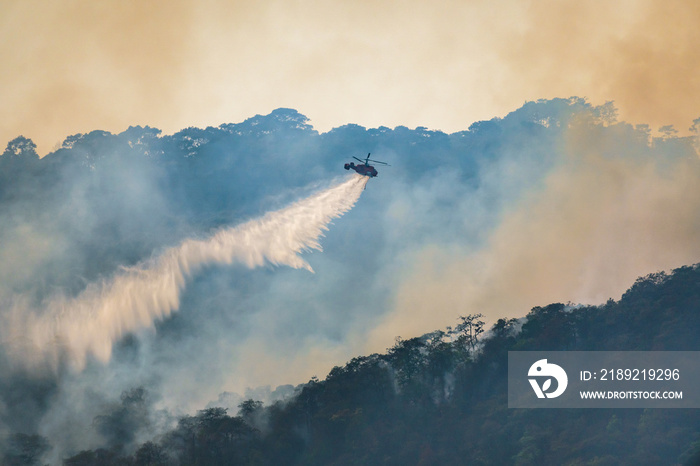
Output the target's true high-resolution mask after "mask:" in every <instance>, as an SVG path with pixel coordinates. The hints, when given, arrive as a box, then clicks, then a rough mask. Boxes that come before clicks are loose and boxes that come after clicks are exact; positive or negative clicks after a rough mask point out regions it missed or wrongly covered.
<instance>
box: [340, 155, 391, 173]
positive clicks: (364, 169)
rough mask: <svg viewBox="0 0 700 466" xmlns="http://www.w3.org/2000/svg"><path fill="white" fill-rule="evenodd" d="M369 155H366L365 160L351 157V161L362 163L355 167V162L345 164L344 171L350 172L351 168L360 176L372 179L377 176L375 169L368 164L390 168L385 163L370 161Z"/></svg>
mask: <svg viewBox="0 0 700 466" xmlns="http://www.w3.org/2000/svg"><path fill="white" fill-rule="evenodd" d="M369 155H370V154H367V158H365V159H364V160H362V159H358V158H357V157H353V159H355V160H359V161H360V162H362V165H355V162H350V163H346V164H345V169H346V170H350V169H351V168H352V169H353V170H355V171H356V172H357V173H359V174H360V175H365V176H369V177H370V178H374V177H375V176H377V174H378V173H377V169H376V168H374V167H373V166H372V165H370V164H369V162H374V163H381V164H382V165H386V166H387V167H390V166H391V165H389V164H388V163H386V162H380V161H379V160H370V158H369Z"/></svg>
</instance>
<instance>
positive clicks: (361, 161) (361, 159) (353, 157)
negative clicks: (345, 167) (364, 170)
mask: <svg viewBox="0 0 700 466" xmlns="http://www.w3.org/2000/svg"><path fill="white" fill-rule="evenodd" d="M352 158H353V159H355V160H359V161H360V162H362V163H365V161H364V160H362V159H358V158H357V157H355V156H354V155H353V157H352Z"/></svg>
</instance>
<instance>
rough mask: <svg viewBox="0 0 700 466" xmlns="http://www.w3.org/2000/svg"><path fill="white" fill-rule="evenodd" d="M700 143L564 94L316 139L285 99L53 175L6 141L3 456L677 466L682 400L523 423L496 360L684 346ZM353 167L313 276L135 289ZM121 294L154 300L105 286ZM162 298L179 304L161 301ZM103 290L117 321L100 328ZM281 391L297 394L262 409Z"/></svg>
mask: <svg viewBox="0 0 700 466" xmlns="http://www.w3.org/2000/svg"><path fill="white" fill-rule="evenodd" d="M698 125H700V123H696V124H695V126H693V128H691V129H690V131H691V136H681V135H680V133H676V132H675V131H674V130H673V128H670V127H664V128H661V129H660V131H659V132H658V133H655V132H654V131H653V130H652V129H651V128H650V127H649V126H647V125H645V124H636V125H633V124H630V123H627V122H623V121H618V120H617V117H616V110H615V107H614V105H613V104H612V103H606V104H604V105H600V106H595V105H592V104H590V103H588V102H587V101H586V100H585V99H581V98H576V97H572V98H568V99H553V100H540V101H536V102H527V103H525V104H524V105H523V106H522V107H520V108H518V109H515V110H514V111H512V112H510V113H508V114H507V115H504V116H502V117H495V118H493V119H491V120H489V121H480V122H475V123H473V124H470V125H469V126H468V128H467V129H465V130H464V131H459V132H455V133H452V134H446V133H444V132H441V131H438V130H430V129H428V128H425V127H417V128H413V129H410V128H407V127H405V126H397V127H394V128H388V127H384V126H380V127H378V128H365V127H362V126H359V125H355V124H347V125H344V126H341V127H338V128H335V129H332V130H330V131H328V132H326V133H319V132H318V131H316V130H315V129H314V128H313V127H312V126H311V124H310V122H309V120H308V118H307V117H305V116H304V115H302V114H301V113H299V112H297V111H296V110H292V109H277V110H274V111H273V112H271V113H270V114H268V115H256V116H253V117H251V118H249V119H247V120H245V121H242V122H240V123H224V124H222V125H219V126H217V127H207V128H204V129H202V128H194V127H190V128H186V129H183V130H181V131H178V132H176V133H175V134H170V135H167V134H162V132H161V131H160V130H159V129H156V128H151V127H142V126H133V127H129V128H128V129H126V130H124V131H123V132H121V133H118V134H112V133H109V132H106V131H99V130H95V131H91V132H88V133H85V134H75V135H72V136H68V137H66V138H65V140H64V141H63V142H62V143H61V144H59V145H57V146H56V148H55V150H54V151H53V152H51V153H49V154H47V155H46V156H44V157H41V158H40V157H39V156H38V154H37V152H36V146H35V145H34V142H33V141H32V140H31V138H30V137H29V136H31V135H25V136H27V137H25V136H19V137H17V138H15V139H13V140H11V141H10V142H9V143H8V144H7V146H6V149H5V150H4V151H3V152H2V154H0V458H2V459H3V462H4V463H5V464H8V465H17V464H47V463H48V464H52V465H54V464H61V463H63V462H64V461H65V462H66V464H101V465H108V464H237V463H238V464H319V465H320V464H465V463H472V464H508V463H519V464H557V463H561V464H606V463H608V464H616V463H619V462H620V461H621V459H622V458H625V461H627V462H629V463H633V464H634V463H638V464H669V463H670V464H674V463H681V464H682V463H683V462H688V461H691V460H692V458H697V455H698V445H700V444H698V443H697V442H698V441H700V438H699V437H698V432H699V429H698V414H697V412H696V410H677V411H665V410H648V411H640V410H587V411H582V410H548V411H547V412H543V411H538V410H513V409H508V408H507V405H506V398H505V397H506V392H505V388H506V380H505V374H506V356H507V352H508V351H509V350H541V349H547V350H555V349H556V350H574V349H577V350H606V349H608V350H647V349H653V350H689V349H693V350H697V349H698V346H699V343H698V341H697V340H698V339H697V334H698V331H699V330H700V325H699V322H698V303H699V302H700V301H699V300H698V294H699V293H700V288H699V283H698V273H700V272H698V268H697V267H696V266H692V267H684V268H680V269H678V267H681V266H682V265H684V264H694V263H698V261H700V224H699V223H698V222H697V220H696V218H697V212H698V211H700V191H699V190H698V187H699V186H700V159H698V156H697V155H698V154H697V148H698V146H697V143H698V139H697V135H698V134H699V131H700V126H698ZM368 152H371V153H372V158H376V159H377V160H381V161H385V162H387V163H389V164H390V166H381V167H377V168H378V169H379V175H378V176H377V177H376V178H372V179H371V180H369V182H368V183H367V185H366V189H365V190H363V191H361V190H360V191H358V193H359V195H360V197H359V198H354V199H356V204H355V205H354V207H353V208H352V209H351V210H347V211H345V214H344V215H343V216H342V218H341V217H333V218H334V220H333V222H332V223H328V224H326V223H322V226H323V227H324V228H325V227H327V229H323V228H321V230H319V233H323V236H321V237H318V241H319V246H322V251H318V250H313V251H306V250H304V251H294V252H293V254H297V253H298V254H299V258H300V260H302V261H305V262H304V263H308V265H309V269H311V268H312V269H313V270H314V271H315V273H314V274H311V273H310V272H309V270H308V269H305V268H304V267H302V268H300V269H297V268H294V267H287V266H280V263H275V262H274V261H267V262H264V261H263V262H264V264H263V265H261V266H255V267H249V266H248V265H247V264H245V263H235V264H234V263H228V262H226V261H223V262H216V263H199V265H201V267H199V268H197V267H194V268H189V263H182V262H178V268H176V269H168V270H177V271H178V273H164V274H162V275H157V274H149V273H148V272H149V271H150V270H152V269H151V268H149V267H150V266H152V265H153V264H154V263H158V260H160V258H162V257H164V256H167V257H170V256H168V254H169V253H171V252H172V251H173V250H174V249H177V248H180V247H181V246H182V245H183V244H198V243H197V241H200V240H203V239H207V238H211V237H212V236H213V235H216V234H217V232H220V231H223V230H226V229H235V228H237V227H238V226H240V225H245V224H248V223H249V222H250V221H254V220H256V219H260V218H265V216H266V215H268V214H270V213H274V212H277V211H279V210H282V209H284V208H286V207H287V206H289V205H290V204H292V205H295V204H294V203H298V202H300V201H304V200H306V199H309V198H311V197H313V196H315V195H316V194H317V193H323V192H327V191H328V190H329V189H331V188H332V187H334V186H338V185H341V184H342V183H344V182H345V181H347V178H348V173H349V172H347V171H345V170H343V166H344V164H345V163H347V162H349V161H351V160H354V159H353V157H366V154H367V153H368ZM309 210H310V211H311V213H312V214H313V213H314V212H315V211H314V210H313V209H309ZM305 218H306V217H305ZM286 221H287V222H288V224H294V225H298V224H300V223H303V222H302V221H301V220H300V219H299V218H296V217H295V218H291V219H287V220H286ZM191 242H193V243H191ZM241 244H246V243H245V242H241ZM274 244H276V243H274V241H270V242H269V244H268V245H274ZM250 249H251V250H252V249H254V248H250ZM253 252H255V251H253ZM295 257H296V256H295ZM673 269H677V270H675V271H674V272H673V273H669V274H668V275H666V274H663V273H658V274H654V275H650V276H647V277H645V278H643V279H640V280H639V281H637V282H636V283H635V284H634V285H633V286H632V287H631V288H630V289H629V290H628V291H627V292H626V293H625V290H626V289H627V288H628V287H629V285H630V283H633V282H634V280H635V278H636V277H638V276H640V275H644V274H646V273H649V272H653V271H659V270H673ZM159 270H160V269H159ZM183 271H184V272H183ZM154 275H156V276H157V277H165V278H166V279H168V278H170V279H172V280H170V281H169V282H168V283H170V284H171V285H172V284H173V283H174V285H173V286H171V287H170V288H167V287H161V288H159V286H160V284H162V283H163V282H159V281H157V280H153V279H152V278H153V276H154ZM123 277H129V280H122V282H121V283H124V282H126V283H127V285H129V286H122V287H121V288H119V290H125V289H126V290H127V291H128V290H129V289H131V288H130V287H131V286H132V285H133V287H136V288H138V289H139V290H141V291H142V293H141V294H140V295H139V296H141V297H143V296H146V298H145V299H140V300H139V299H133V295H131V294H129V293H128V292H124V293H123V294H119V293H112V294H109V293H106V291H110V290H112V291H113V290H114V288H110V284H113V283H115V282H117V281H119V280H120V279H122V278H123ZM139 277H150V279H149V280H143V282H142V281H140V280H139ZM166 281H167V280H166ZM149 286H154V287H155V289H156V290H157V291H161V292H162V290H163V289H164V288H167V289H168V290H172V289H174V290H175V292H173V293H172V294H169V295H167V299H163V300H162V302H161V301H158V300H157V299H156V298H155V296H156V294H149V292H150V290H151V289H152V288H149ZM623 293H624V295H623ZM105 295H109V296H110V298H111V300H110V301H109V303H111V304H113V305H112V306H111V307H109V308H110V309H111V311H112V313H111V314H110V315H111V316H112V317H114V319H112V320H109V321H108V322H107V321H105V320H103V321H97V320H95V319H93V317H94V315H95V312H93V311H94V310H95V309H104V308H105V306H103V304H104V303H105V302H106V300H103V299H102V298H103V297H104V296H105ZM158 296H163V293H161V294H159V295H158ZM84 297H88V298H89V299H82V298H84ZM609 297H612V298H611V299H610V300H609V301H608V302H607V304H604V305H600V306H581V305H571V304H566V305H563V304H550V305H548V303H558V302H568V301H571V302H574V303H586V304H599V303H605V302H606V300H607V299H608V298H609ZM79 298H80V299H79ZM81 299H82V300H81ZM146 301H147V302H146ZM155 301H158V303H159V305H160V304H162V305H161V306H160V307H157V311H158V312H151V313H148V312H140V311H142V310H143V309H144V308H145V307H148V305H149V304H150V303H153V302H155ZM76 303H78V304H81V305H75V304H76ZM85 303H88V304H90V305H85ZM95 303H97V304H95ZM537 305H540V306H543V307H535V308H534V309H532V311H531V312H530V313H529V314H528V311H529V310H530V309H531V308H533V306H537ZM526 314H528V315H527V317H525V316H526ZM124 316H131V317H132V319H130V320H129V325H126V323H127V321H126V318H125V317H124ZM134 316H136V317H135V318H134ZM460 316H461V317H460ZM107 324H109V325H107ZM447 325H451V327H450V328H446V326H447ZM436 329H437V330H436ZM426 332H430V333H426ZM399 335H400V336H401V338H400V339H396V340H394V337H397V336H399ZM101 336H104V338H102V337H101ZM76 348H77V350H76ZM97 349H99V351H97ZM375 352H376V353H377V354H371V353H375ZM357 355H364V356H357ZM346 361H350V362H347V363H346V365H344V366H340V365H341V364H344V363H345V362H346ZM336 365H338V367H335V368H333V367H334V366H336ZM331 368H333V369H332V370H331ZM326 374H327V376H326V377H325V378H324V375H326ZM312 376H313V378H312ZM316 376H317V377H318V378H316ZM310 379H311V380H310ZM275 386H278V387H279V386H286V387H287V388H285V389H284V390H282V391H283V392H285V393H286V394H287V395H289V394H290V393H294V396H293V397H289V396H287V395H285V396H287V397H286V398H285V399H284V400H282V401H280V402H279V403H275V402H276V401H277V400H278V399H280V398H282V397H281V396H280V397H277V398H274V397H268V396H258V392H257V391H256V390H257V389H259V388H264V387H267V392H268V393H270V392H271V390H270V387H275ZM294 386H297V389H296V391H294V388H293V387H294ZM249 388H250V391H249V390H248V389H249ZM263 391H264V390H263ZM280 393H281V392H280ZM239 405H240V406H239Z"/></svg>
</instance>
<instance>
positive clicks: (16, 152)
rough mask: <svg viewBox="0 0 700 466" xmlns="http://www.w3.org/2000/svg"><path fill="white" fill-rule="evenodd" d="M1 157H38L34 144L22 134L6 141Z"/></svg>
mask: <svg viewBox="0 0 700 466" xmlns="http://www.w3.org/2000/svg"><path fill="white" fill-rule="evenodd" d="M2 157H3V158H4V157H8V158H10V159H17V158H23V159H36V160H38V159H39V155H38V154H37V153H36V144H34V141H32V140H31V139H29V138H25V137H24V136H17V137H16V138H14V139H13V140H12V141H10V142H8V143H7V147H6V148H5V152H3V153H2Z"/></svg>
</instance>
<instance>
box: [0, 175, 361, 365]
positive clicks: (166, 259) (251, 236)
mask: <svg viewBox="0 0 700 466" xmlns="http://www.w3.org/2000/svg"><path fill="white" fill-rule="evenodd" d="M367 180H368V178H367V177H365V176H361V175H353V176H352V177H350V178H349V179H347V180H346V181H343V182H341V183H339V184H336V185H334V186H332V187H330V188H328V189H326V190H324V191H321V192H318V193H316V194H313V195H311V196H309V197H307V198H306V199H302V200H300V201H298V202H296V203H294V204H292V205H290V206H288V207H286V208H283V209H281V210H278V211H275V212H270V213H267V214H265V215H264V216H262V217H261V218H258V219H255V220H251V221H249V222H246V223H243V224H241V225H238V226H234V227H230V228H225V229H222V230H219V231H218V232H216V233H214V234H213V235H212V236H210V237H209V238H207V239H204V240H197V239H187V240H185V241H183V242H182V243H180V244H179V245H178V246H175V247H172V248H170V249H167V250H165V251H164V252H163V253H162V254H160V255H159V256H157V257H155V258H153V259H151V260H148V261H146V262H144V263H141V264H139V265H137V266H135V267H132V268H128V269H124V270H123V271H122V272H120V273H119V274H117V275H116V276H114V277H113V278H111V279H110V280H106V281H103V282H100V283H94V284H91V285H90V286H88V287H87V288H86V289H85V290H84V291H83V292H82V293H81V294H80V295H78V296H77V297H75V298H53V299H51V300H50V301H49V302H48V303H47V304H46V305H45V306H44V308H43V309H42V310H36V309H34V310H32V309H28V308H27V307H26V306H23V305H21V304H16V305H15V306H14V309H13V311H14V312H11V313H10V314H9V316H10V317H9V318H8V320H9V321H8V322H5V323H4V325H3V326H2V327H3V330H2V331H3V333H4V335H3V340H4V341H5V343H6V344H8V345H9V346H14V348H10V350H14V351H10V352H11V353H13V354H16V355H17V356H18V358H19V359H21V360H22V362H25V363H29V364H31V363H38V362H41V363H49V364H51V365H54V366H55V365H57V364H58V363H59V362H60V361H62V360H67V361H68V362H69V363H70V364H71V365H72V366H73V367H75V368H76V369H78V370H80V369H82V368H83V367H84V366H85V363H86V360H87V358H88V355H93V356H94V357H95V358H97V359H98V360H99V361H102V362H105V363H106V362H108V361H109V359H110V357H111V354H112V347H113V345H114V343H115V342H116V341H117V340H119V339H120V338H121V337H123V336H124V335H125V334H127V333H130V332H134V331H137V330H139V329H143V328H149V327H153V325H154V324H155V322H157V321H159V320H162V319H165V318H167V317H168V316H169V315H170V314H172V313H173V312H175V311H177V310H178V308H179V306H180V295H181V293H182V290H183V289H184V287H185V286H186V284H187V281H188V279H189V278H190V277H192V276H193V275H194V274H196V273H197V272H198V271H200V270H201V269H202V268H203V267H206V266H208V265H214V264H234V263H240V264H244V265H246V266H247V267H250V268H254V267H259V266H262V265H264V264H272V265H287V266H289V267H293V268H296V269H302V268H303V269H307V270H309V271H311V272H313V270H312V269H311V266H310V265H309V264H308V263H307V262H306V261H305V260H304V259H303V258H302V257H301V256H300V255H299V254H300V253H301V252H303V251H306V250H312V249H316V250H319V251H320V250H321V244H320V243H319V238H320V237H321V236H322V235H323V232H324V231H325V230H327V229H328V224H329V223H330V222H331V221H332V220H333V219H334V218H337V217H339V216H341V215H343V214H344V213H345V212H347V211H348V210H350V209H351V208H352V207H353V206H354V205H355V203H356V202H357V200H358V199H359V197H360V195H361V194H362V190H363V189H364V187H365V185H366V184H367ZM8 342H9V343H8Z"/></svg>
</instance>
